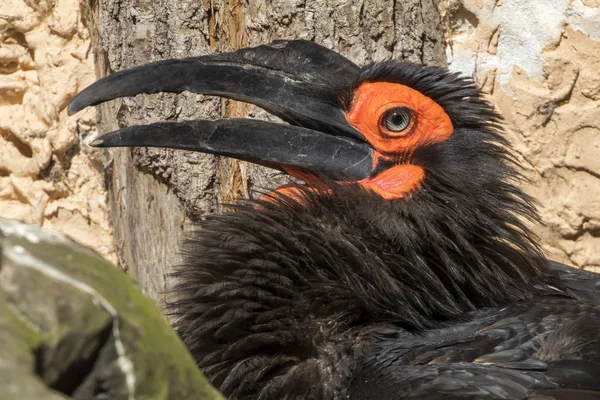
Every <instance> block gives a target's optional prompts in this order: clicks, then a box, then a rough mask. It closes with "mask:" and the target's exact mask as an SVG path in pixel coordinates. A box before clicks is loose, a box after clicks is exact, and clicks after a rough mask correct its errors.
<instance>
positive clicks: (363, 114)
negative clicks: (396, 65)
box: [276, 82, 454, 200]
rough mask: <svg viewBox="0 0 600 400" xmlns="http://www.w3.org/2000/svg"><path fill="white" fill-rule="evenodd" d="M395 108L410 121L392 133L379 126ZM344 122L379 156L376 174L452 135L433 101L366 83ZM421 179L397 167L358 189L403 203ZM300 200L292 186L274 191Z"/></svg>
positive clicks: (416, 170)
mask: <svg viewBox="0 0 600 400" xmlns="http://www.w3.org/2000/svg"><path fill="white" fill-rule="evenodd" d="M395 107H408V108H410V109H411V110H412V111H413V119H412V120H411V123H410V124H409V125H408V126H407V128H406V129H405V130H403V131H399V132H392V131H390V130H388V129H386V127H385V126H383V125H382V116H384V115H385V114H386V112H387V111H388V110H390V109H392V108H395ZM344 114H345V116H346V120H347V121H348V123H350V125H352V126H353V127H355V128H356V129H357V130H358V131H359V132H360V133H361V134H362V135H363V136H364V137H365V139H366V140H367V141H368V142H369V143H370V144H371V146H373V148H374V149H375V150H376V151H377V153H376V154H375V157H374V161H373V162H374V165H373V168H375V167H376V166H377V165H378V163H379V162H380V161H381V160H382V159H383V160H392V161H393V160H394V159H395V158H396V159H397V158H398V156H402V157H403V158H404V159H407V158H408V159H410V154H411V153H412V152H413V151H414V150H415V149H416V148H417V147H419V146H423V145H427V144H434V143H440V142H443V141H445V140H448V139H449V138H450V136H452V134H453V133H454V127H453V126H452V121H451V120H450V117H449V116H448V114H446V112H445V111H444V109H443V108H442V107H441V106H440V105H439V104H437V103H436V102H435V101H433V100H432V99H431V98H429V97H427V96H425V95H423V94H421V93H420V92H418V91H417V90H414V89H411V88H409V87H408V86H404V85H401V84H398V83H389V82H366V83H363V84H361V85H360V86H359V87H358V88H357V89H356V90H355V91H354V99H353V101H352V105H351V107H350V110H348V111H347V112H345V113H344ZM283 168H284V169H285V171H286V172H287V173H288V174H289V175H291V176H293V177H295V178H296V179H300V180H302V181H304V184H305V185H306V186H307V187H311V188H315V189H316V190H321V191H322V190H327V189H326V188H324V187H322V185H321V184H320V183H319V182H318V181H317V180H316V179H315V177H314V176H312V175H310V174H306V173H303V172H301V171H299V170H297V169H295V168H291V167H287V166H284V167H283ZM423 178H425V170H424V169H423V168H422V167H420V166H417V165H413V164H397V165H394V166H392V167H390V168H388V169H386V170H384V171H383V172H381V173H379V174H378V175H376V176H374V177H370V178H366V179H363V180H361V181H359V182H358V183H359V184H360V185H362V186H363V187H365V188H368V189H370V190H372V191H374V192H375V193H377V194H378V195H380V196H381V197H383V198H384V199H386V200H394V199H401V198H404V197H406V196H408V195H409V194H411V193H413V192H414V191H415V190H416V189H418V188H419V186H420V185H421V183H422V181H423ZM276 191H277V192H280V193H282V194H285V195H287V196H289V197H291V198H297V199H299V200H300V198H301V195H300V194H299V193H297V189H296V188H295V187H293V186H284V187H281V188H279V189H277V190H276Z"/></svg>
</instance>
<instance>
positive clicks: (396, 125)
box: [381, 107, 413, 132]
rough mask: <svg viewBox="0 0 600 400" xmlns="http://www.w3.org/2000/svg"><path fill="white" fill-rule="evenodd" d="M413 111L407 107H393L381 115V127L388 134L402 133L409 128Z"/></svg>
mask: <svg viewBox="0 0 600 400" xmlns="http://www.w3.org/2000/svg"><path fill="white" fill-rule="evenodd" d="M412 120H413V111H412V110H411V109H410V108H408V107H394V108H391V109H389V110H387V111H386V112H385V114H383V118H382V119H381V125H382V127H383V128H385V129H386V130H388V131H390V132H402V131H405V130H406V129H407V128H408V127H410V125H411V122H412Z"/></svg>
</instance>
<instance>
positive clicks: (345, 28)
mask: <svg viewBox="0 0 600 400" xmlns="http://www.w3.org/2000/svg"><path fill="white" fill-rule="evenodd" d="M91 6H92V7H91V13H90V18H89V23H90V25H91V26H90V28H91V29H90V30H91V32H92V36H93V37H92V39H93V51H94V52H95V59H96V67H97V75H98V77H103V76H106V75H108V74H110V72H112V71H118V70H121V69H124V68H129V67H132V66H135V65H139V64H144V63H148V62H151V61H155V60H162V59H167V58H174V57H186V56H192V55H199V54H206V53H214V52H221V51H230V50H234V49H237V48H240V47H246V46H252V45H259V44H263V43H267V42H269V41H271V40H274V39H292V38H296V39H299V38H301V39H309V40H313V41H315V42H317V43H320V44H323V45H325V46H327V47H329V48H332V49H335V50H337V51H339V52H341V53H342V54H344V55H346V56H347V57H349V58H350V59H352V60H353V61H354V62H356V63H358V64H359V65H365V64H367V63H369V62H372V61H380V60H382V59H386V58H394V59H400V60H409V61H414V62H420V63H425V64H434V65H445V64H446V60H445V55H444V42H443V32H442V28H441V27H442V21H441V17H440V12H439V10H438V4H437V0H403V1H399V0H387V1H386V0H363V1H355V0H324V1H312V2H311V1H306V0H274V1H270V0H246V1H243V0H203V1H191V0H100V1H92V5H91ZM248 114H252V115H254V116H265V117H266V113H264V112H263V111H262V110H259V109H257V108H255V107H253V106H249V105H247V104H243V103H238V102H235V101H228V100H222V99H215V98H208V97H205V96H201V95H196V94H191V93H184V94H181V95H172V94H157V95H143V96H137V97H135V98H129V99H122V100H116V101H113V102H110V103H109V104H105V105H102V106H101V107H100V108H99V122H100V123H99V130H100V132H107V131H110V130H114V129H117V128H119V127H124V126H129V125H134V124H141V123H149V122H154V121H160V120H185V119H193V118H208V119H215V118H222V117H231V116H245V115H248ZM108 157H109V158H110V161H109V162H108V163H107V168H106V172H107V174H106V179H107V186H108V190H109V199H110V207H111V219H112V224H113V227H114V234H115V240H116V248H117V252H118V256H119V261H120V264H121V265H122V267H123V268H125V269H126V270H128V271H129V273H130V274H131V275H133V276H134V277H135V278H136V279H137V280H138V282H139V284H140V286H141V288H142V290H143V291H144V292H145V293H146V294H147V295H149V296H150V297H151V298H153V299H154V300H155V302H156V303H157V304H158V306H159V307H162V306H164V304H165V301H166V300H167V293H168V291H169V288H170V287H171V283H172V282H171V279H172V278H170V276H169V271H170V268H171V267H172V266H174V265H176V264H177V263H178V260H179V255H178V250H177V249H178V244H179V242H180V241H181V239H182V238H183V236H184V233H185V231H186V230H187V229H189V228H190V227H191V225H192V224H193V222H194V221H198V220H200V219H201V218H202V217H203V216H204V215H206V214H209V213H213V212H217V211H219V210H220V209H221V208H222V207H223V205H224V204H227V203H230V202H232V201H234V200H235V199H236V198H239V197H248V196H253V195H255V194H256V193H257V191H260V190H268V189H271V188H273V187H276V186H278V185H280V184H282V183H285V182H286V179H287V178H286V177H285V176H283V175H281V174H279V173H277V172H274V171H272V170H268V169H265V168H261V167H257V166H255V165H251V164H247V163H244V162H240V161H236V160H231V159H225V158H220V157H215V156H210V155H206V154H200V153H192V152H186V151H172V150H163V149H145V148H140V149H133V150H130V149H125V150H121V149H117V150H110V151H109V152H108Z"/></svg>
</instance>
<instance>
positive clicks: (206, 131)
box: [68, 40, 376, 180]
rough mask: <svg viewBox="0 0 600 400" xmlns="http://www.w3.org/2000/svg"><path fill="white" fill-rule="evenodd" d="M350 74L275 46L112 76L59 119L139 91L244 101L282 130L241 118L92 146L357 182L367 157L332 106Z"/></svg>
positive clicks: (159, 129) (169, 127) (343, 64)
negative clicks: (153, 150)
mask: <svg viewBox="0 0 600 400" xmlns="http://www.w3.org/2000/svg"><path fill="white" fill-rule="evenodd" d="M359 73H360V69H359V67H358V66H356V65H355V64H354V63H352V62H351V61H349V60H348V59H346V58H345V57H343V56H341V55H339V54H337V53H335V52H333V51H331V50H329V49H327V48H325V47H322V46H319V45H317V44H314V43H312V42H308V41H304V40H293V41H275V42H273V43H271V44H268V45H263V46H259V47H254V48H246V49H241V50H238V51H235V52H231V53H223V54H218V55H207V56H200V57H192V58H185V59H177V60H165V61H159V62H155V63H151V64H147V65H142V66H139V67H135V68H132V69H129V70H124V71H119V72H116V73H114V74H112V75H110V76H108V77H106V78H104V79H101V80H99V81H98V82H96V83H94V84H92V85H91V86H89V87H87V88H86V89H84V90H83V91H82V92H81V93H79V94H78V95H77V96H75V98H73V100H72V101H71V102H70V104H69V107H68V112H69V114H74V113H76V112H78V111H80V110H82V109H84V108H86V107H88V106H92V105H97V104H100V103H102V102H105V101H108V100H112V99H116V98H119V97H125V96H135V95H137V94H140V93H157V92H173V93H181V92H183V91H186V90H188V91H191V92H194V93H201V94H206V95H216V96H221V97H226V98H230V99H234V100H238V101H244V102H247V103H252V104H255V105H257V106H259V107H261V108H263V109H264V110H266V111H268V112H269V113H271V114H273V115H276V116H277V117H279V118H281V119H282V120H284V121H285V122H287V123H289V124H290V125H286V124H278V123H271V122H266V121H258V120H251V119H222V120H216V121H207V120H195V121H185V122H170V123H155V124H150V125H142V126H132V127H128V128H125V129H121V130H118V131H114V132H110V133H108V134H106V135H104V136H102V137H101V138H99V139H97V140H96V141H95V142H93V143H92V145H94V146H99V147H120V146H149V147H167V148H174V149H186V150H193V151H201V152H205V153H211V154H218V155H225V156H230V157H234V158H239V159H242V160H247V161H252V162H255V163H259V164H263V165H269V166H272V165H273V164H275V165H276V166H279V167H284V166H290V167H296V168H299V169H302V170H306V171H308V172H312V173H315V174H326V175H328V176H332V177H336V178H337V177H344V178H351V179H355V180H360V179H364V178H367V177H369V176H370V175H371V173H372V172H373V169H374V159H375V158H376V157H375V151H374V149H373V148H372V147H371V146H370V145H369V144H368V143H367V142H366V141H365V139H364V137H363V136H362V135H361V134H360V132H358V131H357V130H356V129H355V128H354V127H352V126H351V125H350V124H349V123H348V122H347V121H346V118H345V116H344V113H343V111H342V109H341V105H340V96H341V94H342V93H344V91H345V90H348V89H349V88H351V87H352V85H353V84H354V82H355V81H356V80H357V79H358V77H359Z"/></svg>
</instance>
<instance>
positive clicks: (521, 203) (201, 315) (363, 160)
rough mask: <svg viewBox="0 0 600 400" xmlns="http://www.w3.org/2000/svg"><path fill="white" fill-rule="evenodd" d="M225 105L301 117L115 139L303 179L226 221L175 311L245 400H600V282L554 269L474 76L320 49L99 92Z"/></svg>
mask: <svg viewBox="0 0 600 400" xmlns="http://www.w3.org/2000/svg"><path fill="white" fill-rule="evenodd" d="M185 90H189V91H192V92H196V93H203V94H208V95H217V96H222V97H227V98H231V99H235V100H240V101H245V102H249V103H253V104H256V105H258V106H260V107H262V108H263V109H265V110H267V111H268V112H270V113H272V114H274V115H276V116H278V117H279V118H281V119H282V120H283V121H284V122H286V123H287V124H283V123H272V122H265V121H258V120H251V119H222V120H217V121H206V120H195V121H185V122H169V123H155V124H150V125H146V126H133V127H128V128H124V129H121V130H118V131H115V132H111V133H108V134H106V135H104V136H102V137H101V138H100V139H98V140H96V142H95V143H94V145H96V146H100V147H114V146H157V147H169V148H175V149H187V150H195V151H201V152H206V153H212V154H220V155H226V156H231V157H236V158H239V159H242V160H248V161H252V162H255V163H258V164H262V165H267V166H271V167H274V168H279V169H282V170H284V171H286V172H287V173H289V174H290V175H291V176H293V177H295V178H297V180H299V181H302V182H303V183H301V184H300V183H299V184H295V185H290V186H287V187H284V188H280V189H278V190H276V191H274V192H272V193H270V194H269V195H268V196H266V197H265V198H263V199H262V200H258V201H253V202H247V203H244V204H241V205H238V206H237V208H236V209H235V210H234V211H232V212H228V213H226V214H224V215H216V216H211V217H209V218H208V219H207V220H206V221H205V222H203V223H202V226H201V228H202V229H199V230H197V231H196V232H194V233H193V234H192V237H190V238H189V240H188V242H187V243H186V244H185V247H184V248H185V262H184V264H183V265H182V266H180V267H179V269H178V275H179V278H180V283H179V284H178V286H177V287H176V288H175V289H174V290H175V293H176V295H177V298H178V300H177V301H176V302H175V303H174V304H173V305H172V310H173V311H174V313H175V314H176V315H177V317H178V319H177V329H178V331H179V333H180V334H181V336H182V337H183V339H184V341H185V342H186V344H187V345H188V347H189V349H190V350H191V352H192V353H193V355H194V356H195V358H196V360H197V361H198V364H199V365H200V367H201V368H202V369H203V370H204V371H205V373H206V374H207V375H208V377H209V378H210V379H211V381H212V382H213V384H214V385H216V386H217V387H218V388H219V389H220V390H221V391H222V392H223V393H224V394H225V395H227V396H229V398H231V399H345V398H349V399H404V398H460V399H464V398H497V399H523V398H536V399H547V398H561V399H563V398H568V399H570V400H572V399H579V398H581V399H592V398H600V279H599V278H598V276H596V275H593V274H589V273H586V272H584V271H580V270H576V269H574V268H570V267H567V266H564V265H560V264H557V263H554V262H550V261H548V260H546V259H545V258H544V257H543V256H542V255H541V253H540V250H539V247H538V244H537V243H536V239H535V238H534V237H533V235H532V234H531V232H530V231H529V230H528V228H527V227H526V225H525V223H524V222H523V221H524V220H526V219H530V220H537V219H538V217H537V214H536V212H535V209H534V207H533V206H532V203H531V201H530V199H529V198H528V197H527V196H526V195H525V194H524V193H523V192H522V191H521V190H520V189H519V188H518V187H517V186H516V180H517V179H518V178H519V177H518V174H517V172H516V171H515V159H514V158H513V157H511V155H510V153H509V152H508V151H507V147H506V145H507V143H506V140H505V139H504V138H503V136H502V127H501V120H500V117H499V116H498V114H496V112H495V111H494V110H493V108H492V106H491V105H490V104H489V103H488V102H487V101H486V100H485V99H484V98H483V97H482V93H481V92H480V90H479V89H478V88H477V87H476V86H475V85H474V84H473V82H472V81H471V80H469V79H466V78H461V77H459V76H458V75H456V74H452V73H449V72H447V71H445V70H443V69H440V68H435V67H426V66H422V65H415V64H409V63H398V62H393V61H387V62H382V63H377V64H373V65H370V66H367V67H364V68H359V67H358V66H356V65H355V64H353V63H352V62H350V61H349V60H347V59H346V58H344V57H342V56H341V55H339V54H337V53H335V52H333V51H330V50H328V49H326V48H324V47H321V46H319V45H316V44H313V43H311V42H307V41H277V42H273V43H271V44H269V45H265V46H260V47H256V48H247V49H242V50H238V51H235V52H232V53H225V54H219V55H207V56H200V57H193V58H188V59H180V60H167V61H161V62H156V63H152V64H149V65H144V66H141V67H137V68H133V69H130V70H126V71H121V72H117V73H115V74H113V75H111V76H109V77H107V78H104V79H102V80H100V81H99V82H97V83H95V84H93V85H92V86H90V87H89V88H87V89H85V90H84V91H83V92H81V93H80V94H79V95H78V96H77V97H76V98H75V99H74V100H73V101H72V102H71V104H70V106H69V112H71V113H73V112H76V111H78V110H81V109H83V108H84V107H87V106H90V105H95V104H99V103H101V102H104V101H107V100H110V99H114V98H118V97H123V96H133V95H136V94H138V93H156V92H177V93H179V92H182V91H185Z"/></svg>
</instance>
